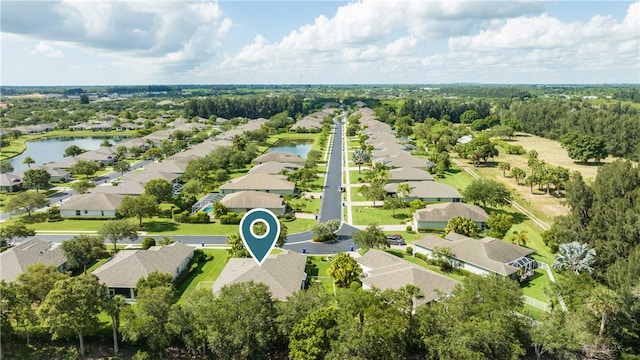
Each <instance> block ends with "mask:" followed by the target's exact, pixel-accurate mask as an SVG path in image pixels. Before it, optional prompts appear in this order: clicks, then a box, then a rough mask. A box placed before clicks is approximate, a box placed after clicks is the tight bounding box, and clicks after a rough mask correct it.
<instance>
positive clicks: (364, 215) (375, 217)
mask: <svg viewBox="0 0 640 360" xmlns="http://www.w3.org/2000/svg"><path fill="white" fill-rule="evenodd" d="M378 203H379V204H380V205H382V201H379V202H376V204H378ZM352 216H353V223H354V224H356V225H369V224H373V223H376V224H378V225H398V224H404V223H405V221H406V220H407V219H411V210H410V209H409V208H405V209H398V210H395V217H393V216H392V211H391V210H385V209H383V208H382V207H381V206H380V207H375V208H373V207H368V206H357V207H354V208H353V213H352Z"/></svg>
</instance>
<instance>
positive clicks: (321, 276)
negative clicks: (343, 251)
mask: <svg viewBox="0 0 640 360" xmlns="http://www.w3.org/2000/svg"><path fill="white" fill-rule="evenodd" d="M323 259H325V260H323ZM307 260H311V262H312V263H313V266H309V265H307V267H306V272H307V276H309V278H310V279H313V280H317V281H319V282H320V283H322V286H324V288H325V289H326V290H327V291H328V292H330V293H331V294H333V290H334V286H333V280H332V279H330V278H327V277H328V276H329V275H327V269H329V266H331V261H328V260H326V257H325V256H307Z"/></svg>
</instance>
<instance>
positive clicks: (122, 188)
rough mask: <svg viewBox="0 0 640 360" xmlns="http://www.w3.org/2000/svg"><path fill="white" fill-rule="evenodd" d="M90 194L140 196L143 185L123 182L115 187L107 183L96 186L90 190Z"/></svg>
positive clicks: (134, 182)
mask: <svg viewBox="0 0 640 360" xmlns="http://www.w3.org/2000/svg"><path fill="white" fill-rule="evenodd" d="M91 192H92V193H103V194H120V195H141V194H143V193H144V185H143V184H141V183H139V182H137V181H123V182H121V183H119V184H118V185H117V186H113V185H112V184H111V183H107V184H106V185H103V186H96V187H94V188H93V189H91Z"/></svg>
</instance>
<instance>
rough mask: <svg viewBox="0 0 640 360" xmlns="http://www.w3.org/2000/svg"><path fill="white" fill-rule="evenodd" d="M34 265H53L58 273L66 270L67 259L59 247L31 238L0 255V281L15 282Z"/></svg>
mask: <svg viewBox="0 0 640 360" xmlns="http://www.w3.org/2000/svg"><path fill="white" fill-rule="evenodd" d="M35 264H44V265H53V266H55V267H56V268H57V269H58V271H60V272H64V271H66V270H67V269H68V264H67V258H66V257H65V256H64V254H63V252H62V249H60V247H57V246H52V244H51V243H50V242H48V241H44V240H41V239H38V238H32V239H30V240H27V241H25V242H23V243H21V244H19V245H16V246H14V247H11V248H9V249H7V250H5V251H3V252H2V253H0V280H4V281H15V280H16V278H17V277H18V275H20V274H22V273H23V272H25V271H27V268H29V266H31V265H35Z"/></svg>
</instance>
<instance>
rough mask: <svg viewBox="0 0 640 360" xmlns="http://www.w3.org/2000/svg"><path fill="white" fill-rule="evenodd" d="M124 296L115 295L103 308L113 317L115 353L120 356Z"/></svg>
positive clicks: (106, 301)
mask: <svg viewBox="0 0 640 360" xmlns="http://www.w3.org/2000/svg"><path fill="white" fill-rule="evenodd" d="M124 305H125V302H124V296H122V295H115V296H109V297H107V298H106V299H105V301H104V304H102V307H103V309H104V311H106V312H107V314H109V316H111V330H112V331H113V353H114V354H118V351H120V347H119V346H118V327H120V312H121V311H122V309H123V308H124Z"/></svg>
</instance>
